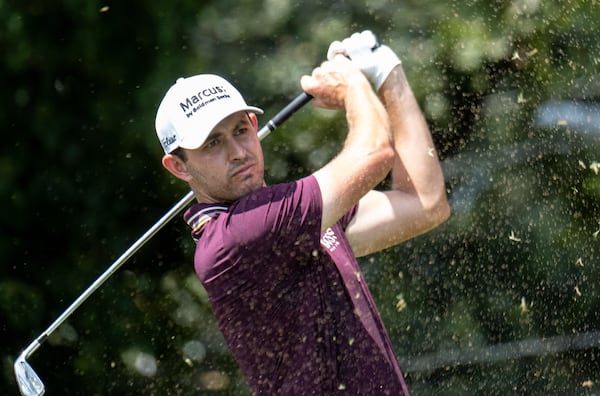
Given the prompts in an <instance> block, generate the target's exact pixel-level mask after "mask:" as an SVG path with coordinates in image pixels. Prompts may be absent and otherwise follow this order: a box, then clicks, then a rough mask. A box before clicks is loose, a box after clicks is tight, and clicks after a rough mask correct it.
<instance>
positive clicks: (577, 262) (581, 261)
mask: <svg viewBox="0 0 600 396" xmlns="http://www.w3.org/2000/svg"><path fill="white" fill-rule="evenodd" d="M575 265H577V266H578V267H583V260H582V259H581V257H579V258H578V259H577V261H576V262H575Z"/></svg>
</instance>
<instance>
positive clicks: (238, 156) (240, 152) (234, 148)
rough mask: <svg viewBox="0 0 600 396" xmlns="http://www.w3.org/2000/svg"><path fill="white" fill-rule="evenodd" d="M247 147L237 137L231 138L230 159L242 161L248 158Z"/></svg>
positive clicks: (228, 149) (228, 154)
mask: <svg viewBox="0 0 600 396" xmlns="http://www.w3.org/2000/svg"><path fill="white" fill-rule="evenodd" d="M246 153H247V151H246V148H245V147H244V146H243V145H242V144H241V143H240V142H238V141H237V140H236V139H229V140H228V142H227V156H228V157H229V160H230V161H232V162H233V161H240V160H243V159H245V158H246Z"/></svg>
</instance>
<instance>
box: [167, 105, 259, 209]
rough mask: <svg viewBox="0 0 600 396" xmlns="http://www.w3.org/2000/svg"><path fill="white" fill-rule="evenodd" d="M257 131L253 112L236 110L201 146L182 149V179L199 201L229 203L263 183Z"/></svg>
mask: <svg viewBox="0 0 600 396" xmlns="http://www.w3.org/2000/svg"><path fill="white" fill-rule="evenodd" d="M257 130H258V124H257V120H256V116H255V115H254V114H252V113H246V112H237V113H235V114H232V115H231V116H229V117H227V118H225V119H224V120H223V121H221V122H220V123H219V124H218V125H217V126H216V127H215V128H214V129H213V130H212V131H211V133H210V135H209V136H208V137H207V139H206V141H205V142H204V144H203V145H202V146H200V147H199V148H197V149H195V150H185V153H186V161H185V162H184V163H183V164H182V165H183V166H184V167H185V171H186V172H187V174H186V176H185V177H186V179H185V180H186V181H187V182H188V183H189V184H190V187H192V189H193V190H194V192H195V194H196V198H197V199H198V200H199V201H200V202H206V203H213V202H231V201H234V200H236V199H239V198H241V197H243V196H245V195H247V194H249V193H250V192H252V191H255V190H257V189H259V188H261V187H262V186H264V185H265V183H264V158H263V153H262V148H261V145H260V141H259V139H258V135H257ZM178 177H179V176H178ZM180 178H181V177H180Z"/></svg>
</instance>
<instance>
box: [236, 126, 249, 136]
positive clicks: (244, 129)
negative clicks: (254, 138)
mask: <svg viewBox="0 0 600 396" xmlns="http://www.w3.org/2000/svg"><path fill="white" fill-rule="evenodd" d="M246 132H248V127H246V126H241V127H239V128H238V129H237V130H236V131H235V134H236V135H243V134H244V133H246Z"/></svg>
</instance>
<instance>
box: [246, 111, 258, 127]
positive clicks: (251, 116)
mask: <svg viewBox="0 0 600 396" xmlns="http://www.w3.org/2000/svg"><path fill="white" fill-rule="evenodd" d="M248 119H249V120H250V122H251V123H252V126H253V127H254V129H256V130H257V131H258V118H257V117H256V114H254V113H251V112H248Z"/></svg>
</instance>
